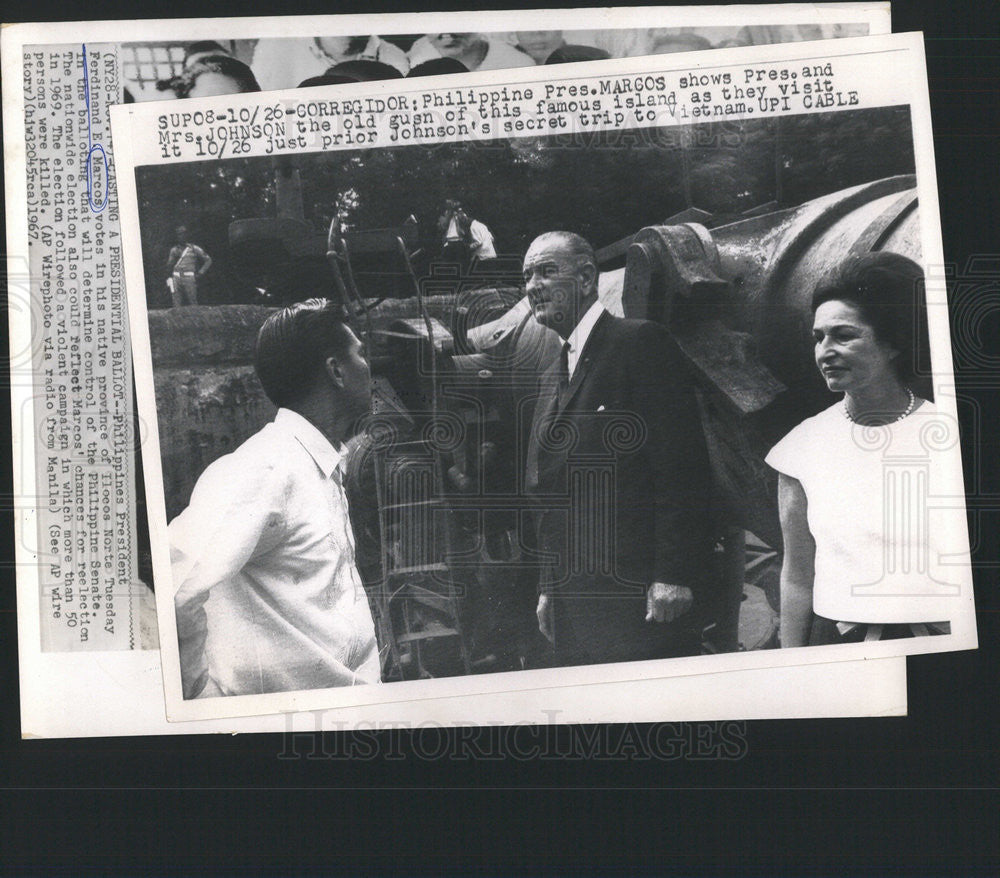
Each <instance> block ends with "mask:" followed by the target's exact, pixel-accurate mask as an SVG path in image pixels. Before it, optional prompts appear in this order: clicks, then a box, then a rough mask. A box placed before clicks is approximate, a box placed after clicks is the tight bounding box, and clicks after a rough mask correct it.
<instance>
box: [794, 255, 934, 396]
mask: <svg viewBox="0 0 1000 878" xmlns="http://www.w3.org/2000/svg"><path fill="white" fill-rule="evenodd" d="M832 301H840V302H848V303H850V304H851V305H853V306H854V307H856V308H857V309H858V311H859V312H860V313H861V316H862V317H863V318H864V320H865V322H867V323H868V324H869V326H871V327H872V329H873V330H874V332H875V336H876V338H878V339H879V340H880V341H883V342H887V343H888V344H890V345H892V347H894V348H895V349H896V350H897V351H899V356H898V357H896V358H895V360H894V361H893V362H894V363H895V365H896V372H897V374H898V375H899V378H900V380H901V381H902V382H903V383H904V384H905V385H907V386H908V387H910V388H911V389H912V390H913V391H914V393H917V394H918V395H920V396H923V397H924V398H926V399H931V398H932V397H931V395H930V394H931V381H930V354H929V343H928V338H927V308H926V304H925V302H924V273H923V270H922V269H921V268H920V266H919V265H917V263H915V262H914V261H913V260H912V259H907V257H905V256H900V255H899V254H898V253H889V252H886V251H879V252H876V253H865V254H864V255H862V256H852V257H850V258H849V259H848V260H847V261H846V262H844V263H843V264H842V265H840V266H838V267H837V268H836V269H835V270H834V271H832V272H831V273H830V274H828V275H827V276H826V277H825V278H824V279H823V280H822V281H820V283H819V284H818V285H817V287H816V290H815V292H813V297H812V310H813V313H814V314H815V313H816V309H817V308H819V306H820V305H822V304H823V303H824V302H832Z"/></svg>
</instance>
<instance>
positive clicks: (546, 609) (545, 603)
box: [535, 594, 556, 644]
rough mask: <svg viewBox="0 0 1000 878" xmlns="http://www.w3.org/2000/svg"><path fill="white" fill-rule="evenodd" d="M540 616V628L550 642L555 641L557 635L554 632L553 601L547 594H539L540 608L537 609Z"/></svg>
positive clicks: (536, 613)
mask: <svg viewBox="0 0 1000 878" xmlns="http://www.w3.org/2000/svg"><path fill="white" fill-rule="evenodd" d="M535 615H536V616H538V630H539V631H541V632H542V634H543V635H544V636H545V639H546V640H547V641H548V642H549V643H553V644H554V643H555V642H556V641H555V635H554V634H553V632H552V602H551V601H550V600H549V596H548V595H547V594H543V595H539V596H538V608H537V609H536V610H535Z"/></svg>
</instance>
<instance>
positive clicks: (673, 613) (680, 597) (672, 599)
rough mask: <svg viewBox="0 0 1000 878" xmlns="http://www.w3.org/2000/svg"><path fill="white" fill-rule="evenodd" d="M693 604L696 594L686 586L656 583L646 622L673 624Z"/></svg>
mask: <svg viewBox="0 0 1000 878" xmlns="http://www.w3.org/2000/svg"><path fill="white" fill-rule="evenodd" d="M693 603H694V594H693V593H692V592H691V589H689V588H688V587H687V586H686V585H668V584H667V583H665V582H654V583H653V584H652V585H651V586H650V587H649V591H647V592H646V621H647V622H673V621H674V620H675V619H679V618H680V617H681V616H683V615H684V614H685V613H686V612H687V611H688V610H690V609H691V605H692V604H693ZM539 607H541V605H539ZM539 612H541V609H539ZM539 618H541V617H539Z"/></svg>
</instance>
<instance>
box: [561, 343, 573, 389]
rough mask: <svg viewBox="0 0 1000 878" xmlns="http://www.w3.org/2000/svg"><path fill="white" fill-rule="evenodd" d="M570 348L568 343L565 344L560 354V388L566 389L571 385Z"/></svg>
mask: <svg viewBox="0 0 1000 878" xmlns="http://www.w3.org/2000/svg"><path fill="white" fill-rule="evenodd" d="M569 348H570V344H569V342H568V341H564V342H563V346H562V350H561V351H560V352H559V386H560V387H565V386H566V385H567V384H569Z"/></svg>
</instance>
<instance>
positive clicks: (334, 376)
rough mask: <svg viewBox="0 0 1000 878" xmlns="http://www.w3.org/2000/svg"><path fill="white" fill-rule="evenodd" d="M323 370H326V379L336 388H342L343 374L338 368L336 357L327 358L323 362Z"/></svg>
mask: <svg viewBox="0 0 1000 878" xmlns="http://www.w3.org/2000/svg"><path fill="white" fill-rule="evenodd" d="M323 368H324V370H326V375H327V377H328V378H329V379H330V380H331V381H332V382H333V383H334V384H335V385H336V386H337V387H343V386H344V373H343V371H342V370H341V368H340V363H339V362H338V360H337V358H336V357H327V358H326V360H324V361H323Z"/></svg>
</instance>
